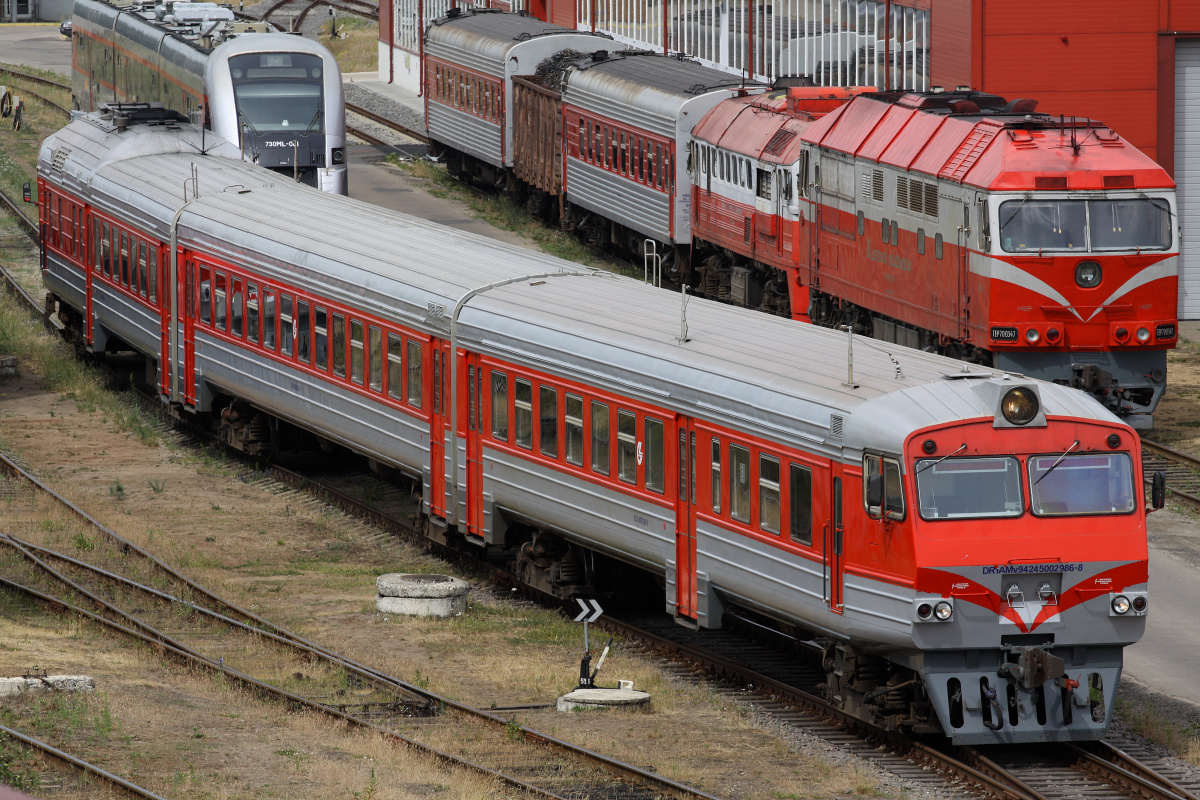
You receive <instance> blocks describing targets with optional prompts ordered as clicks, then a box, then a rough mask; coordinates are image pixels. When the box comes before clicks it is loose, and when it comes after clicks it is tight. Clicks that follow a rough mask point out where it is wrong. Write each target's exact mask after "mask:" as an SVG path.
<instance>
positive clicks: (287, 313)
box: [279, 294, 295, 356]
mask: <svg viewBox="0 0 1200 800" xmlns="http://www.w3.org/2000/svg"><path fill="white" fill-rule="evenodd" d="M293 335H294V334H293V332H292V296H291V295H290V294H281V295H279V352H281V353H283V354H284V355H285V356H290V355H291V354H292V345H293V344H294V341H295V340H294V339H293V338H292V336H293Z"/></svg>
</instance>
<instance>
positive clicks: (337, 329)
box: [329, 314, 346, 378]
mask: <svg viewBox="0 0 1200 800" xmlns="http://www.w3.org/2000/svg"><path fill="white" fill-rule="evenodd" d="M329 339H330V347H331V348H332V349H333V374H334V375H336V376H338V377H339V378H344V377H346V318H345V317H343V316H342V315H341V314H334V315H333V331H332V334H331V335H330V337H329Z"/></svg>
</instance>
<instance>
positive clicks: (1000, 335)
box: [992, 325, 1017, 342]
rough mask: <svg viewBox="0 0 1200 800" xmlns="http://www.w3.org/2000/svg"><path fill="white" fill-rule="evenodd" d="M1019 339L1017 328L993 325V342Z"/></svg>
mask: <svg viewBox="0 0 1200 800" xmlns="http://www.w3.org/2000/svg"><path fill="white" fill-rule="evenodd" d="M1016 340H1017V329H1016V328H1012V327H1002V326H999V325H993V326H992V341H993V342H1015V341H1016Z"/></svg>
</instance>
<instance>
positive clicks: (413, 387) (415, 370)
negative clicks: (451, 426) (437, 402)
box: [408, 339, 421, 408]
mask: <svg viewBox="0 0 1200 800" xmlns="http://www.w3.org/2000/svg"><path fill="white" fill-rule="evenodd" d="M408 404H409V405H410V406H412V407H413V408H420V407H421V343H420V342H414V341H412V340H411V339H410V340H409V342H408Z"/></svg>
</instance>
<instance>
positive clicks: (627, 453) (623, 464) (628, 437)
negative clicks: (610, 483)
mask: <svg viewBox="0 0 1200 800" xmlns="http://www.w3.org/2000/svg"><path fill="white" fill-rule="evenodd" d="M617 479H618V480H620V481H622V482H623V483H637V415H636V414H634V413H633V412H632V411H625V410H624V409H618V411H617Z"/></svg>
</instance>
